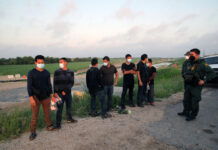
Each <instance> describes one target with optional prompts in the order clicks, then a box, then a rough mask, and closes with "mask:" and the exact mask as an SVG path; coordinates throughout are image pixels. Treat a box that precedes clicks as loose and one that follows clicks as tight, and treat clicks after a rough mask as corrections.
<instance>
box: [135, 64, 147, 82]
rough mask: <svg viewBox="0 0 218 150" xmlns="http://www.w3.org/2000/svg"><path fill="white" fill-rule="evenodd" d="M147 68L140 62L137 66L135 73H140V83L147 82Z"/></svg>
mask: <svg viewBox="0 0 218 150" xmlns="http://www.w3.org/2000/svg"><path fill="white" fill-rule="evenodd" d="M147 68H148V67H147V66H146V64H144V63H143V62H142V61H140V62H139V63H138V64H137V71H139V72H140V77H141V80H142V82H144V81H145V82H147V80H148V69H147Z"/></svg>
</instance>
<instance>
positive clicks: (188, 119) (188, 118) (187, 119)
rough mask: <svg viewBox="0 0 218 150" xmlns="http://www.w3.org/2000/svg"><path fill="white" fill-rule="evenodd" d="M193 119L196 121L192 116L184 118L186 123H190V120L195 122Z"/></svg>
mask: <svg viewBox="0 0 218 150" xmlns="http://www.w3.org/2000/svg"><path fill="white" fill-rule="evenodd" d="M195 119H196V117H194V116H189V117H187V118H186V121H192V120H195Z"/></svg>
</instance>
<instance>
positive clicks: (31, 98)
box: [30, 96, 36, 106]
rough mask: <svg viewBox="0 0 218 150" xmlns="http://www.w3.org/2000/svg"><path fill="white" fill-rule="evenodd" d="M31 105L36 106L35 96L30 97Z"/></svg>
mask: <svg viewBox="0 0 218 150" xmlns="http://www.w3.org/2000/svg"><path fill="white" fill-rule="evenodd" d="M30 105H31V106H36V102H35V100H34V98H33V96H30Z"/></svg>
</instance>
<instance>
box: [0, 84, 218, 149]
mask: <svg viewBox="0 0 218 150" xmlns="http://www.w3.org/2000/svg"><path fill="white" fill-rule="evenodd" d="M217 92H218V89H217V88H205V89H204V91H203V97H202V98H203V99H202V101H201V103H200V104H201V106H200V113H199V116H198V118H197V120H195V121H193V122H186V121H185V118H182V117H179V116H177V115H176V114H177V112H178V111H181V110H182V104H181V100H182V98H183V93H177V94H175V95H172V96H171V97H169V98H167V99H162V101H161V102H157V103H156V106H155V107H152V106H145V107H144V108H138V107H135V108H129V109H130V110H132V113H131V114H129V115H120V114H117V113H116V112H114V113H112V114H113V117H112V118H109V119H105V120H102V119H101V118H100V117H97V118H90V117H88V118H83V119H78V123H76V124H67V123H63V125H62V129H61V130H59V131H53V132H48V131H46V130H42V131H38V137H37V139H36V140H34V141H29V139H28V136H29V133H24V134H23V135H22V136H21V137H20V138H17V139H14V140H11V141H7V142H4V143H2V144H0V149H1V150H4V149H16V150H26V149H28V150H30V149H48V150H50V149H52V150H55V149H57V150H59V149H67V150H68V149H73V150H87V149H89V150H138V149H139V150H145V149H147V150H156V149H160V150H174V149H190V150H195V149H196V150H199V149H206V150H210V149H211V150H216V149H218V101H217V96H216V94H217Z"/></svg>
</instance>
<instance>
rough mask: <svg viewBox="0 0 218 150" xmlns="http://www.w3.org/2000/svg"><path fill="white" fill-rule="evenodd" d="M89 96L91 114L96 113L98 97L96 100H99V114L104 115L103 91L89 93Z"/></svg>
mask: <svg viewBox="0 0 218 150" xmlns="http://www.w3.org/2000/svg"><path fill="white" fill-rule="evenodd" d="M90 96H91V113H95V112H96V104H95V101H96V97H98V99H99V100H100V103H101V114H102V115H105V113H106V110H105V94H104V90H101V91H98V92H90Z"/></svg>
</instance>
